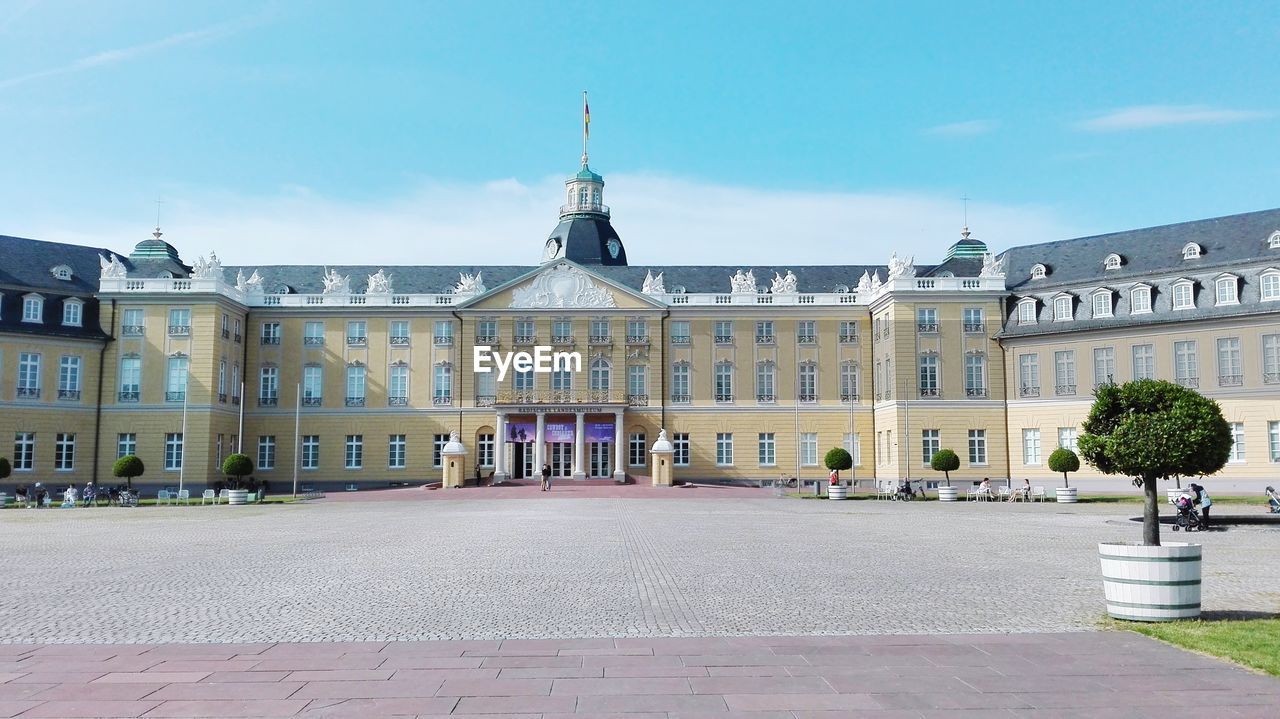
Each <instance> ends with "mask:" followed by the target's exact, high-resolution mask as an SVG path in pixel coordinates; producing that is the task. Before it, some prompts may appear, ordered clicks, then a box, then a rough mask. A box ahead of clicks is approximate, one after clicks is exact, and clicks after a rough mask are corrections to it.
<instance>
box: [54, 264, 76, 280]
mask: <svg viewBox="0 0 1280 719" xmlns="http://www.w3.org/2000/svg"><path fill="white" fill-rule="evenodd" d="M49 274H51V275H53V277H54V279H58V280H62V281H64V282H65V281H68V280H70V279H71V268H70V267H68V266H66V265H58V266H56V267H52V268H50V269H49Z"/></svg>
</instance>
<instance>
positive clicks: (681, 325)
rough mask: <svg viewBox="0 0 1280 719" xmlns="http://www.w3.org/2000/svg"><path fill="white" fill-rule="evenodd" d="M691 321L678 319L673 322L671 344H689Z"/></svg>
mask: <svg viewBox="0 0 1280 719" xmlns="http://www.w3.org/2000/svg"><path fill="white" fill-rule="evenodd" d="M690 331H691V330H690V323H689V321H688V320H676V321H674V322H672V323H671V344H673V345H687V344H689V332H690Z"/></svg>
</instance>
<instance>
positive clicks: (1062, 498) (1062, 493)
mask: <svg viewBox="0 0 1280 719" xmlns="http://www.w3.org/2000/svg"><path fill="white" fill-rule="evenodd" d="M1056 491H1057V494H1058V503H1059V504H1076V503H1077V502H1079V501H1080V495H1079V494H1078V492H1079V488H1077V487H1058V489H1057V490H1056Z"/></svg>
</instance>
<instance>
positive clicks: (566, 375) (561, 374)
mask: <svg viewBox="0 0 1280 719" xmlns="http://www.w3.org/2000/svg"><path fill="white" fill-rule="evenodd" d="M572 389H573V373H572V372H570V371H569V370H567V369H557V370H552V372H551V391H552V392H568V391H570V390H572Z"/></svg>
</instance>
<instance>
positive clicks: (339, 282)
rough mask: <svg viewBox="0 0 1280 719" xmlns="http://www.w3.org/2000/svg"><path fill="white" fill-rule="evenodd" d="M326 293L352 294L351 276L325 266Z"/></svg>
mask: <svg viewBox="0 0 1280 719" xmlns="http://www.w3.org/2000/svg"><path fill="white" fill-rule="evenodd" d="M322 279H323V281H324V294H326V295H349V294H351V277H350V275H347V276H343V275H340V274H338V271H337V270H331V269H329V268H327V267H326V268H325V270H324V277H323V278H322Z"/></svg>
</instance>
